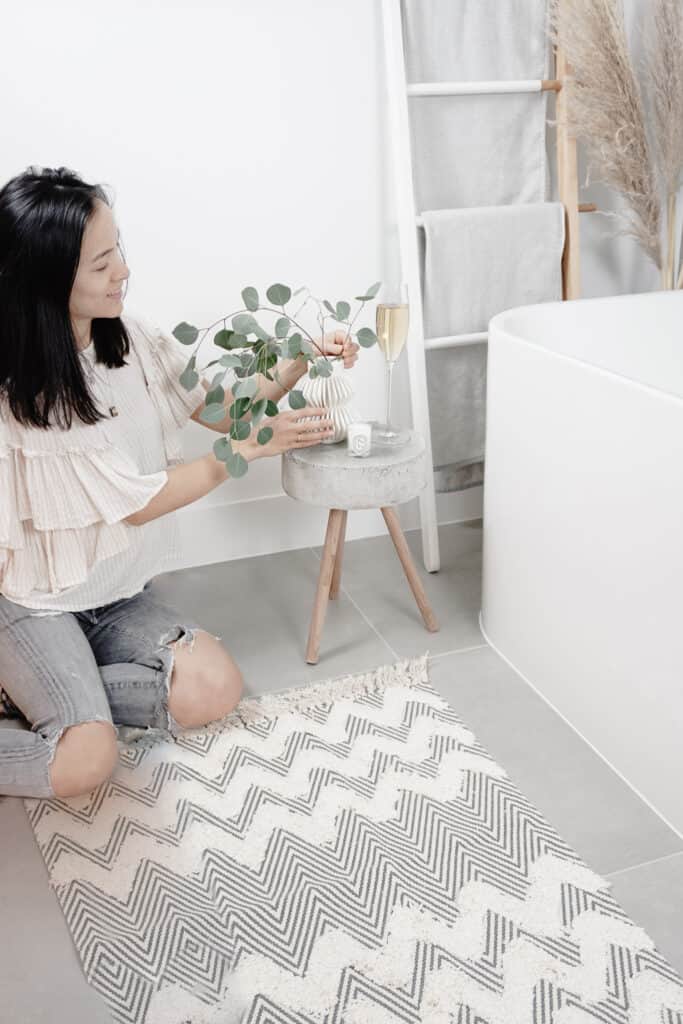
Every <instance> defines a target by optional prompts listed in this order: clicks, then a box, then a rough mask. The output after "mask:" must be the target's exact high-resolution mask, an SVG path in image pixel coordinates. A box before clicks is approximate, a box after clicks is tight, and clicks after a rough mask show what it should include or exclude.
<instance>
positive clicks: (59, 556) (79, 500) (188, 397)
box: [0, 314, 205, 611]
mask: <svg viewBox="0 0 683 1024" xmlns="http://www.w3.org/2000/svg"><path fill="white" fill-rule="evenodd" d="M122 320H123V322H124V324H125V326H126V328H127V329H128V333H129V336H130V339H131V353H130V355H129V356H127V357H126V360H127V364H128V365H127V366H126V367H121V368H119V369H107V368H106V367H104V366H102V365H100V364H96V368H98V367H99V371H100V373H104V374H106V378H107V380H108V382H109V387H110V388H111V391H112V394H114V395H116V394H117V388H118V389H119V395H120V397H121V398H123V401H122V402H121V405H122V406H123V408H122V410H121V412H122V416H125V404H126V399H129V400H131V401H133V396H132V395H131V394H129V393H128V392H126V393H125V394H123V395H122V394H121V391H120V389H121V388H122V387H124V382H125V381H128V382H129V383H128V384H127V385H125V387H127V388H128V389H129V390H130V388H131V387H132V386H133V384H134V385H135V387H139V389H140V390H139V394H136V395H135V398H134V401H133V405H132V406H131V411H132V412H133V414H134V415H128V416H127V417H126V418H125V419H122V416H119V417H114V418H112V419H104V420H100V421H99V422H98V423H94V424H85V423H83V422H82V421H81V420H80V419H78V418H77V417H75V416H74V417H73V420H72V425H71V428H70V429H63V428H61V427H58V426H54V427H52V428H50V429H49V430H42V429H40V428H38V427H34V426H23V425H22V424H20V423H19V422H18V421H17V420H15V419H14V417H13V416H12V414H11V411H10V409H9V404H8V402H7V400H6V397H5V396H4V395H3V396H0V495H2V500H1V501H0V593H2V594H4V595H5V596H6V597H8V598H9V599H10V600H12V601H16V602H17V603H19V604H25V605H26V606H28V607H38V608H59V609H62V610H72V611H77V610H82V609H84V608H93V607H98V606H100V605H102V604H106V603H109V602H111V601H114V600H118V599H119V598H120V597H124V596H130V595H131V594H132V593H136V592H137V591H138V590H139V589H141V587H142V586H143V585H144V583H145V582H146V581H147V579H149V578H151V576H152V575H155V573H156V571H159V567H160V565H161V564H162V562H163V558H162V555H163V553H164V552H168V551H169V543H168V542H169V541H170V534H169V527H170V526H171V523H170V522H169V520H170V519H171V518H172V517H174V515H175V513H169V514H168V515H166V516H161V517H158V518H157V519H155V520H151V521H150V522H149V523H146V524H144V525H143V526H133V525H132V524H130V523H127V522H125V521H124V520H125V518H126V517H127V516H129V515H132V514H133V513H134V512H137V511H139V510H140V509H142V508H144V507H145V506H146V505H147V504H148V502H149V501H150V500H151V499H152V498H153V497H154V495H155V494H157V493H158V492H159V491H160V490H161V489H162V488H163V487H164V486H165V484H166V483H167V481H168V473H167V468H169V467H172V466H175V465H180V464H181V463H182V462H183V461H184V459H183V454H182V447H181V441H180V429H181V428H182V427H183V426H184V425H185V424H186V423H187V421H188V419H189V418H190V416H191V415H192V413H193V412H194V410H195V409H196V408H197V407H198V406H200V405H201V404H202V402H203V401H204V396H205V389H204V387H203V386H202V382H201V380H200V381H199V382H198V383H197V385H196V386H195V387H194V388H192V390H190V391H188V390H186V389H185V388H184V387H183V385H182V384H181V383H180V380H179V377H180V374H181V373H182V371H183V369H184V367H185V365H186V364H187V360H188V358H189V354H188V353H186V351H183V346H182V345H181V344H180V342H178V341H177V340H176V339H175V338H174V337H173V335H172V334H170V333H169V332H167V331H165V330H163V329H162V328H160V327H158V326H156V325H154V324H152V323H149V322H148V321H146V320H144V319H142V318H140V317H137V316H136V317H132V316H130V315H126V314H124V315H123V316H122ZM81 356H82V357H83V358H89V359H91V360H93V361H94V345H92V344H91V345H90V346H88V349H87V350H84V351H83V352H82V353H81ZM131 373H132V374H136V375H137V377H138V378H139V382H138V381H136V380H135V378H131V377H130V376H129V377H126V376H125V375H126V374H131ZM131 382H132V383H131ZM93 395H94V397H95V400H96V404H97V406H98V408H100V409H102V411H105V410H106V407H107V405H108V404H110V396H109V388H107V389H106V390H105V391H98V390H96V389H95V388H94V387H93ZM145 397H147V398H148V401H146V402H145V401H144V399H145ZM136 403H139V404H136ZM119 421H121V422H119ZM125 428H127V429H125ZM131 428H132V429H131ZM161 524H163V525H161ZM175 528H176V529H177V526H176V527H175ZM155 544H156V545H157V547H158V551H157V549H156V548H155V546H154V545H155ZM143 555H146V558H145V557H142V556H143ZM114 556H118V558H114ZM110 559H114V561H113V562H111V561H109V560H110ZM105 562H107V565H106V566H105V565H104V564H103V563H105ZM91 583H93V584H94V585H91Z"/></svg>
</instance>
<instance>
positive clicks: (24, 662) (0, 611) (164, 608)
mask: <svg viewBox="0 0 683 1024" xmlns="http://www.w3.org/2000/svg"><path fill="white" fill-rule="evenodd" d="M154 583H155V581H154V580H150V581H149V582H148V583H146V584H145V586H144V588H143V589H142V590H141V591H140V592H139V593H138V594H134V595H133V596H132V597H127V598H122V599H121V600H119V601H113V602H112V603H111V604H106V605H102V606H101V607H99V608H90V609H88V610H87V611H80V612H55V611H44V610H42V609H34V608H27V607H25V606H24V605H19V604H16V603H15V602H13V601H10V600H9V598H7V597H5V596H4V595H2V594H0V689H1V690H3V691H4V696H3V708H4V715H5V716H6V717H9V718H16V719H23V722H21V721H20V722H18V723H11V725H14V724H17V725H19V728H13V727H11V726H10V727H8V723H6V722H3V720H2V719H0V794H7V795H10V796H28V797H52V796H54V792H53V790H52V785H51V781H50V773H49V770H48V769H49V765H50V764H51V762H52V758H53V757H54V754H55V749H56V746H57V742H58V740H59V739H60V737H61V735H62V733H63V732H64V730H65V729H67V728H68V727H69V726H72V725H78V724H80V723H82V722H112V723H113V724H114V725H115V726H119V725H123V726H138V727H147V728H155V729H163V730H166V731H167V732H168V733H170V734H171V735H172V736H175V735H177V733H178V732H179V729H180V727H179V726H178V724H177V723H176V722H175V720H174V719H173V716H172V715H171V713H170V712H169V709H168V695H169V687H170V680H171V674H172V671H173V663H174V650H173V648H172V647H171V646H169V645H170V644H171V643H173V641H175V640H178V641H180V642H182V643H187V644H190V649H191V646H192V644H194V639H195V631H196V630H197V629H200V628H201V627H200V626H198V625H197V623H196V622H191V621H188V620H186V619H185V618H184V616H183V615H182V613H179V612H178V610H177V609H176V608H174V607H173V606H172V605H169V604H167V603H166V602H165V601H163V600H162V599H161V597H160V596H159V595H158V594H157V593H156V588H155V586H154ZM217 639H220V638H217Z"/></svg>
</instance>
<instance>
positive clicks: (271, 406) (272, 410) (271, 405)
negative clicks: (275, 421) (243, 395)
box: [266, 398, 280, 416]
mask: <svg viewBox="0 0 683 1024" xmlns="http://www.w3.org/2000/svg"><path fill="white" fill-rule="evenodd" d="M279 412H280V410H279V409H278V405H277V402H274V401H273V400H272V399H271V398H269V399H268V401H267V402H266V416H277V415H278V413H279Z"/></svg>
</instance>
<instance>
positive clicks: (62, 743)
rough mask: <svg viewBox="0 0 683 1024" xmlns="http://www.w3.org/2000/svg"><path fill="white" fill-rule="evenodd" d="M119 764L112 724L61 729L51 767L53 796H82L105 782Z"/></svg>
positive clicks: (93, 723)
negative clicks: (62, 730)
mask: <svg viewBox="0 0 683 1024" xmlns="http://www.w3.org/2000/svg"><path fill="white" fill-rule="evenodd" d="M117 761H118V746H117V742H116V729H115V728H114V726H113V725H112V723H111V722H81V723H79V724H78V725H71V726H69V727H68V728H67V729H65V730H64V732H63V733H62V735H61V737H60V738H59V741H58V743H57V747H56V750H55V755H54V758H53V759H52V763H51V764H50V768H49V771H50V781H51V783H52V789H53V791H54V794H55V796H59V797H65V796H81V795H83V794H84V793H90V792H91V791H92V790H93V789H96V788H97V787H98V786H99V785H101V783H103V782H105V781H106V779H108V778H109V777H110V775H111V773H112V772H113V770H114V768H115V767H116V763H117Z"/></svg>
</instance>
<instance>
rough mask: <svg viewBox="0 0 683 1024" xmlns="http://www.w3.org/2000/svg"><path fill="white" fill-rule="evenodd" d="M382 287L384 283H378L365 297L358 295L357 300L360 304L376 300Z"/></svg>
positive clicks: (372, 286) (371, 287)
mask: <svg viewBox="0 0 683 1024" xmlns="http://www.w3.org/2000/svg"><path fill="white" fill-rule="evenodd" d="M381 287H382V282H381V281H376V282H375V284H373V285H370V287H369V288H368V290H367V292H366V293H365V295H356V298H357V299H358V300H359V301H360V302H370V301H371V300H372V299H374V297H375V295H376V294H377V292H378V291H379V290H380V288H381Z"/></svg>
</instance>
